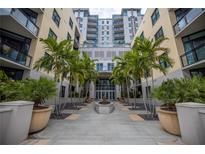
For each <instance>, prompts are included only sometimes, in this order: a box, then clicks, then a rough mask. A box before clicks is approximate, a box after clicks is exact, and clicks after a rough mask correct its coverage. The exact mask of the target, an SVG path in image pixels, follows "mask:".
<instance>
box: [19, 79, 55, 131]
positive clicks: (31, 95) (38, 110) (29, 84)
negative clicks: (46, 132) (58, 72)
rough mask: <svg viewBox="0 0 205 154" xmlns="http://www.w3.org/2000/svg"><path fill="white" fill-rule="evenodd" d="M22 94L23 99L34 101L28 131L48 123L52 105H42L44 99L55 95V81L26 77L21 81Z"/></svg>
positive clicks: (40, 127)
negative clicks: (22, 85)
mask: <svg viewBox="0 0 205 154" xmlns="http://www.w3.org/2000/svg"><path fill="white" fill-rule="evenodd" d="M23 84H24V88H23V89H22V95H23V96H24V99H27V100H31V101H33V102H34V107H33V113H32V119H31V124H30V129H29V133H33V132H37V131H40V130H42V129H43V128H45V127H46V126H47V124H48V121H49V118H50V115H51V111H52V107H51V106H45V105H43V104H44V103H45V101H46V100H48V99H49V98H51V97H54V96H56V83H55V81H53V80H49V79H47V78H45V77H40V79H39V80H34V79H28V80H25V81H23Z"/></svg>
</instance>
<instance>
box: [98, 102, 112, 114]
mask: <svg viewBox="0 0 205 154" xmlns="http://www.w3.org/2000/svg"><path fill="white" fill-rule="evenodd" d="M113 110H114V103H113V102H110V103H109V104H100V103H99V102H96V103H95V111H96V112H97V113H99V114H109V113H112V112H113Z"/></svg>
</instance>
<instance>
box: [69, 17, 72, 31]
mask: <svg viewBox="0 0 205 154" xmlns="http://www.w3.org/2000/svg"><path fill="white" fill-rule="evenodd" d="M69 25H70V27H71V29H73V20H72V19H71V18H70V19H69Z"/></svg>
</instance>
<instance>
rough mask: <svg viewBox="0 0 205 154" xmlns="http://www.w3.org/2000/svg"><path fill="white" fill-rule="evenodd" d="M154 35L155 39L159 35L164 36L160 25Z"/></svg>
mask: <svg viewBox="0 0 205 154" xmlns="http://www.w3.org/2000/svg"><path fill="white" fill-rule="evenodd" d="M154 37H155V40H157V39H159V38H160V37H164V32H163V29H162V27H161V28H160V29H159V30H158V31H157V33H156V34H155V35H154Z"/></svg>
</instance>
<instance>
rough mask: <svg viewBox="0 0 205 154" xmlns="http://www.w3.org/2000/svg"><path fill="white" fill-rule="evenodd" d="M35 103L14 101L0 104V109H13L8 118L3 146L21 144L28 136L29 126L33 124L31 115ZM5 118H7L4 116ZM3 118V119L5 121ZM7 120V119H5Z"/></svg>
mask: <svg viewBox="0 0 205 154" xmlns="http://www.w3.org/2000/svg"><path fill="white" fill-rule="evenodd" d="M33 104H34V103H33V102H29V101H12V102H5V103H0V109H8V108H9V109H11V110H12V111H11V112H10V113H9V114H10V115H7V116H9V118H8V117H7V118H6V117H4V118H6V119H7V120H8V121H7V122H8V123H7V122H5V121H4V122H2V123H5V124H6V123H7V124H6V125H7V127H6V131H5V129H4V128H3V130H4V131H5V134H4V135H3V137H2V140H3V144H20V143H21V142H22V141H23V140H25V139H26V138H27V136H28V132H29V126H30V122H31V115H32V109H33ZM4 116H6V115H5V114H4ZM4 118H3V119H4ZM4 120H5V119H4Z"/></svg>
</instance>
